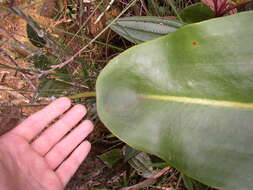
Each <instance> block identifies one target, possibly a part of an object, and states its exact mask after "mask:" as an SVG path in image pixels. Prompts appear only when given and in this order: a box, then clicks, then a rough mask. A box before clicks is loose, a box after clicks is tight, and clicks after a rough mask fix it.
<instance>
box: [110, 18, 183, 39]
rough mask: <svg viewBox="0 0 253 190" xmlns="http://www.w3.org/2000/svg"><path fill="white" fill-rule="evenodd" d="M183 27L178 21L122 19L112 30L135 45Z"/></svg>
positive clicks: (114, 24) (112, 26)
mask: <svg viewBox="0 0 253 190" xmlns="http://www.w3.org/2000/svg"><path fill="white" fill-rule="evenodd" d="M181 26H183V24H182V23H180V22H179V21H177V20H171V19H164V18H158V17H126V18H120V19H118V20H117V22H115V23H113V24H112V25H111V29H112V30H113V31H114V32H116V33H117V34H119V35H121V36H122V37H124V38H126V39H127V40H129V41H130V42H133V43H135V44H138V43H142V42H145V41H149V40H153V39H155V38H158V37H161V36H164V35H166V34H168V33H171V32H174V31H176V30H177V29H178V28H180V27H181Z"/></svg>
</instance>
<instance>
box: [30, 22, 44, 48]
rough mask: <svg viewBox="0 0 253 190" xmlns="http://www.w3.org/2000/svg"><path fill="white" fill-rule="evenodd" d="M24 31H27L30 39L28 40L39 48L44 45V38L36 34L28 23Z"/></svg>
mask: <svg viewBox="0 0 253 190" xmlns="http://www.w3.org/2000/svg"><path fill="white" fill-rule="evenodd" d="M26 32H27V36H28V38H29V40H30V42H31V43H32V44H33V45H34V46H36V47H39V48H43V47H45V45H46V40H44V39H43V38H41V37H39V35H38V34H37V32H36V31H35V30H34V29H33V28H32V27H31V26H30V25H29V24H27V25H26Z"/></svg>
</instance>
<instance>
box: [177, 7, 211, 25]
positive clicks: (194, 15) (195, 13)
mask: <svg viewBox="0 0 253 190" xmlns="http://www.w3.org/2000/svg"><path fill="white" fill-rule="evenodd" d="M179 15H180V17H181V18H182V20H183V21H184V22H186V23H194V22H200V21H204V20H207V19H211V18H213V17H214V12H213V11H212V9H210V8H209V7H208V6H207V5H206V4H204V3H195V4H193V5H191V6H188V7H186V8H185V9H184V10H182V12H181V13H180V14H179Z"/></svg>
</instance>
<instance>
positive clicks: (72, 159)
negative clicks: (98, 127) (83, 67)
mask: <svg viewBox="0 0 253 190" xmlns="http://www.w3.org/2000/svg"><path fill="white" fill-rule="evenodd" d="M70 106H71V102H70V100H69V99H67V98H59V99H57V100H55V101H54V102H53V103H51V104H50V105H48V106H47V107H45V108H44V109H42V110H41V111H39V112H37V113H35V114H33V115H32V116H30V117H28V118H27V119H26V120H25V121H23V122H22V123H21V124H20V125H18V126H17V127H16V128H14V129H13V130H11V131H10V132H8V133H6V134H5V135H3V136H1V137H0V189H3V190H24V189H25V190H49V189H50V190H63V189H64V186H65V185H66V184H67V183H68V181H69V180H70V178H71V177H72V176H73V174H74V173H75V171H76V170H77V168H78V167H79V165H80V164H81V163H82V161H83V160H84V159H85V158H86V156H87V154H88V153H89V151H90V147H91V145H90V143H89V142H88V141H84V142H82V141H83V139H85V138H86V137H87V135H88V134H89V133H90V132H91V131H92V130H93V124H92V122H91V121H89V120H85V121H83V122H81V123H80V124H79V125H78V126H77V127H76V128H75V129H73V130H72V131H71V132H70V133H68V132H69V131H70V130H71V129H72V128H73V127H75V126H76V125H77V124H78V123H79V121H80V120H81V119H82V118H83V117H84V116H85V114H86V109H85V107H84V106H82V105H76V106H74V107H73V108H71V109H70V110H69V111H68V112H67V113H65V114H64V115H63V116H62V117H61V118H60V119H59V120H58V121H56V122H55V123H53V124H52V125H51V126H50V127H49V128H46V127H47V126H48V124H50V123H51V122H52V121H54V120H55V119H56V118H58V117H59V116H61V115H62V114H63V113H64V112H65V111H67V110H68V109H69V108H70ZM45 128H46V129H45ZM44 129H45V130H44ZM43 130H44V131H43ZM42 131H43V132H42ZM41 132H42V133H41ZM40 133H41V134H40ZM67 133H68V134H67ZM66 134H67V135H66ZM65 135H66V136H65ZM69 154H70V155H69Z"/></svg>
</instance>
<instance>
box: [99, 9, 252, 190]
mask: <svg viewBox="0 0 253 190" xmlns="http://www.w3.org/2000/svg"><path fill="white" fill-rule="evenodd" d="M252 20H253V12H252V11H251V12H244V13H240V14H237V15H233V16H227V17H223V18H218V19H211V20H208V21H205V22H200V23H197V24H190V25H186V26H184V27H182V28H181V29H179V30H177V31H176V32H173V33H171V34H170V35H166V36H164V37H161V38H158V39H156V40H153V41H150V42H146V43H143V44H140V45H138V46H135V47H133V48H131V49H129V50H127V51H125V52H124V53H122V54H121V55H119V56H117V57H115V58H114V59H113V60H112V61H111V62H110V63H109V64H108V65H107V66H106V67H105V69H104V70H103V71H102V72H101V74H100V76H99V78H98V81H97V85H96V90H97V108H98V114H99V117H100V119H101V120H102V121H103V123H104V124H105V125H106V126H107V127H108V129H109V130H110V131H111V132H112V133H113V134H114V135H115V136H117V137H119V138H120V139H122V140H123V141H125V142H126V143H128V144H129V145H130V146H132V147H134V148H135V149H137V150H141V151H144V152H148V153H151V154H154V155H157V156H159V157H160V158H162V159H164V160H165V161H166V162H168V163H169V165H170V166H173V167H175V168H177V169H178V170H179V171H181V172H183V173H184V174H185V175H187V176H189V177H191V178H194V179H196V180H198V181H200V182H202V183H204V184H206V185H209V186H212V187H216V188H220V189H224V190H231V189H240V190H252V189H253V183H252V181H253V173H252V171H253V147H252V146H251V145H252V143H253V125H252V124H253V45H252V44H253V38H252V33H253V25H252Z"/></svg>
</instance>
